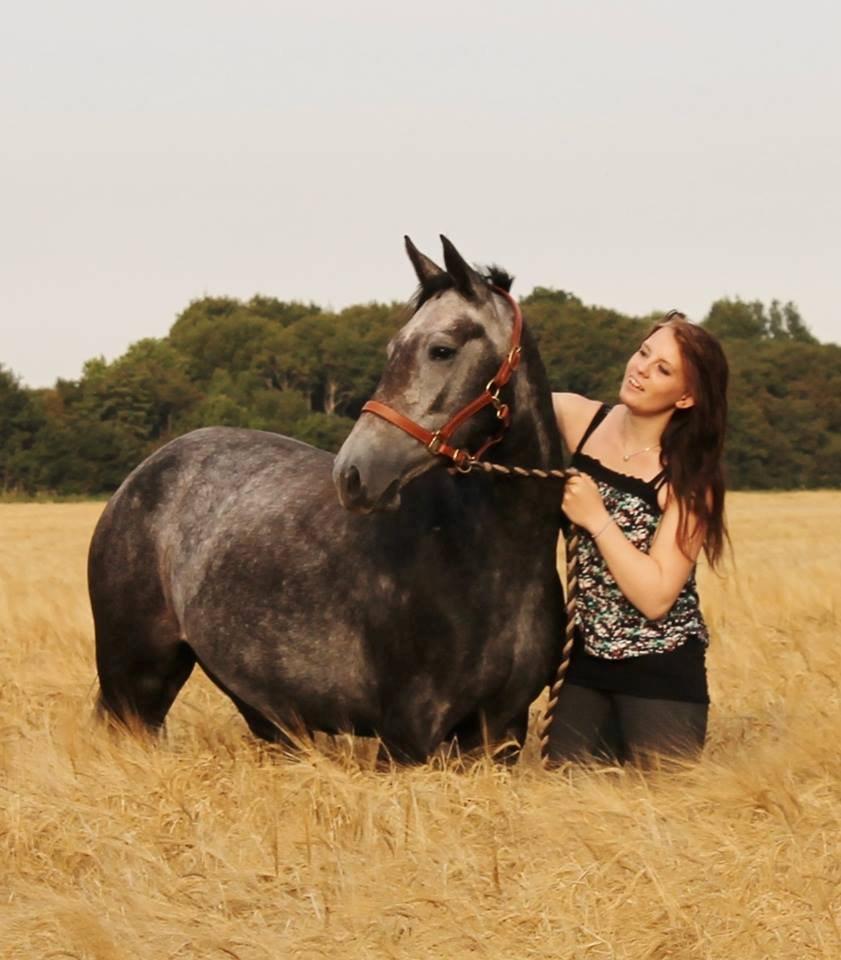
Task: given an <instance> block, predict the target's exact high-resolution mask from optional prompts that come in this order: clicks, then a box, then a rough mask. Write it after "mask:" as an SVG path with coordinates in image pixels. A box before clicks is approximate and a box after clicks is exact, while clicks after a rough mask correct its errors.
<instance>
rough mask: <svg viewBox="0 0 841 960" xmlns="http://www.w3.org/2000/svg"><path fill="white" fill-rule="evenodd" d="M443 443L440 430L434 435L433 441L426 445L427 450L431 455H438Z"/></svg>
mask: <svg viewBox="0 0 841 960" xmlns="http://www.w3.org/2000/svg"><path fill="white" fill-rule="evenodd" d="M443 442H444V441H443V440H442V439H441V433H440V432H439V431H438V430H436V431H435V433H433V434H432V439H431V440H430V441H429V443H428V444H427V445H426V449H427V450H428V451H429V452H430V453H438V451H439V450H440V449H441V444H442V443H443Z"/></svg>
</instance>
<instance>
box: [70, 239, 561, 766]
mask: <svg viewBox="0 0 841 960" xmlns="http://www.w3.org/2000/svg"><path fill="white" fill-rule="evenodd" d="M405 240H406V250H407V252H408V255H409V258H410V260H411V262H412V264H413V266H414V268H415V273H416V275H417V278H418V281H419V284H420V285H419V288H418V290H417V292H416V295H415V296H414V298H413V299H412V301H411V303H410V310H411V316H410V317H409V319H408V322H407V323H406V324H405V326H403V327H402V328H401V329H400V330H399V331H398V332H397V333H396V334H395V336H394V337H393V338H392V340H391V342H390V343H389V345H388V349H387V362H386V366H385V369H384V372H383V374H382V378H381V380H380V382H379V385H378V386H377V388H376V391H375V393H374V395H373V398H372V400H371V402H370V404H366V408H367V409H366V408H363V413H362V414H361V415H360V417H359V419H358V420H357V422H356V424H355V425H354V427H353V429H352V431H351V433H350V434H349V436H348V437H347V439H346V441H345V443H344V444H343V446H342V447H341V449H340V451H339V453H338V454H337V455H336V457H335V458H334V457H333V456H332V455H331V454H329V453H327V452H325V451H323V450H318V449H316V448H314V447H311V446H309V445H307V444H304V443H301V442H299V441H297V440H294V439H291V438H289V437H284V436H281V435H279V434H274V433H270V432H265V431H259V430H246V429H235V428H228V427H207V428H202V429H199V430H195V431H193V432H191V433H188V434H185V435H183V436H181V437H178V438H176V439H174V440H172V441H170V442H169V443H167V444H166V445H165V446H163V447H161V448H160V449H158V450H157V451H156V452H154V453H153V454H152V455H151V456H149V457H148V458H147V459H146V460H145V461H144V462H143V463H141V464H140V465H139V466H138V467H137V468H136V469H135V470H134V471H132V473H130V474H129V476H128V477H127V478H126V479H125V481H124V482H123V484H122V485H121V486H120V487H119V489H118V490H117V491H116V493H115V494H114V495H113V497H112V498H111V500H110V501H109V502H108V504H107V506H106V508H105V510H104V512H103V514H102V516H101V518H100V520H99V522H98V524H97V526H96V529H95V531H94V534H93V538H92V541H91V545H90V551H89V558H88V584H89V593H90V600H91V606H92V610H93V619H94V625H95V642H96V666H97V672H98V678H99V693H98V698H97V710H98V713H99V715H100V716H103V717H105V718H108V717H110V718H111V719H113V720H115V721H116V722H117V723H118V724H120V725H124V726H128V727H131V728H133V729H138V728H139V729H141V730H146V731H149V732H151V733H155V732H157V731H160V730H161V729H162V727H163V725H164V721H165V718H166V715H167V713H168V711H169V709H170V707H171V705H172V703H173V701H174V700H175V698H176V696H177V694H178V692H179V690H180V689H181V687H182V685H183V684H184V683H185V681H186V680H187V678H188V677H189V675H190V673H191V671H192V670H193V667H194V665H195V664H196V663H198V664H199V665H200V667H201V668H202V669H203V670H204V672H205V673H206V674H207V676H208V677H209V678H210V679H211V680H212V681H213V682H214V683H215V684H216V686H217V687H219V688H220V689H221V690H222V691H223V692H224V693H225V694H227V696H228V697H230V699H231V700H232V701H233V703H234V704H235V705H236V707H237V708H238V710H239V712H240V713H241V714H242V717H243V718H244V720H245V722H246V723H247V725H248V727H249V729H250V730H251V732H252V733H253V734H254V735H255V736H257V737H259V738H261V739H264V740H268V741H271V742H274V743H280V744H282V745H284V746H285V747H286V748H293V747H294V745H295V744H296V743H299V742H300V740H299V738H300V736H302V735H309V734H311V733H313V732H315V731H324V732H326V733H331V734H336V733H340V732H345V731H347V732H352V733H354V734H356V735H359V736H375V737H378V738H379V739H380V742H381V744H382V746H383V748H384V749H385V750H386V751H387V752H388V754H389V755H390V756H391V757H392V758H394V759H396V760H399V761H405V762H422V761H424V760H426V759H427V758H429V757H430V756H431V755H432V754H433V753H434V752H435V751H436V749H437V748H439V746H441V745H442V744H446V743H449V744H452V743H453V742H457V743H458V746H459V748H460V749H461V750H464V751H468V750H472V749H475V748H480V747H482V746H483V744H484V745H488V744H505V743H507V744H509V746H510V745H513V749H514V752H515V754H516V751H517V750H518V749H519V747H520V746H521V745H522V744H523V742H524V740H525V737H526V732H527V727H528V716H529V705H530V704H531V702H532V701H533V700H534V699H535V698H536V697H537V695H538V694H539V692H540V690H541V689H542V688H543V687H544V686H545V685H546V684H547V683H548V682H550V680H551V678H552V676H553V673H554V669H555V667H556V666H557V663H558V660H559V655H560V639H561V637H562V634H563V627H564V616H565V615H564V606H563V596H562V590H561V586H560V582H559V579H558V574H557V569H556V544H557V535H558V527H559V520H560V503H559V495H558V488H557V486H556V485H555V484H546V483H539V482H537V483H535V482H531V481H524V480H517V479H510V480H509V479H503V478H495V477H492V476H487V475H484V474H478V473H476V472H470V471H469V466H470V464H471V462H472V461H473V459H474V458H473V455H472V454H469V453H468V452H467V451H469V450H470V449H476V448H477V447H478V446H479V445H481V444H483V443H485V442H486V441H489V440H490V441H493V442H495V446H494V451H495V460H497V461H498V462H500V463H503V464H506V463H507V464H518V463H528V464H529V465H532V466H538V467H545V468H551V467H555V466H557V465H559V463H560V460H561V446H560V438H559V435H558V430H557V427H556V425H555V421H554V417H553V412H552V404H551V393H550V390H549V386H548V382H547V378H546V374H545V370H544V367H543V364H542V362H541V360H540V356H539V353H538V349H537V346H536V344H535V341H534V339H533V337H532V335H531V334H530V332H529V330H528V328H527V326H523V328H522V339H521V343H520V344H518V345H517V350H516V353H515V352H514V350H513V348H512V347H511V337H512V326H513V325H514V323H515V321H516V320H517V319H518V313H519V308H518V306H517V305H516V303H515V301H514V300H513V298H512V297H511V295H510V293H509V292H508V291H509V289H510V285H511V282H512V281H511V278H510V277H508V275H507V274H505V273H504V272H503V271H501V270H500V269H498V268H494V269H492V270H491V271H489V272H487V273H481V272H480V271H478V270H477V269H474V268H473V267H471V266H469V265H468V263H467V262H466V261H465V260H464V259H463V258H462V256H461V255H460V254H459V253H458V251H457V250H456V249H455V247H454V246H453V245H452V244H451V243H450V241H449V240H447V239H446V238H445V237H442V243H443V245H444V263H445V268H446V269H443V268H441V267H439V266H438V265H437V264H435V263H434V262H433V261H432V260H431V259H430V258H428V257H426V256H425V255H424V254H422V253H420V251H419V250H417V248H416V247H415V246H414V244H412V242H411V240H410V239H409V238H408V237H407V238H405ZM512 358H513V359H515V360H516V361H519V364H518V369H517V370H516V373H515V372H514V369H513V367H514V366H515V363H513V362H512ZM506 364H507V373H506V377H505V378H504V379H505V382H504V383H503V382H502V379H498V380H497V381H493V380H492V378H493V377H494V376H495V375H496V374H495V371H496V372H497V373H498V372H499V371H500V370H501V369H504V368H506ZM489 380H491V382H489ZM477 396H481V397H483V398H485V399H484V401H483V402H481V403H476V402H475V398H476V397H477ZM465 406H467V407H471V411H472V412H471V413H470V415H468V416H466V417H463V418H462V419H460V420H458V421H457V422H456V423H455V424H453V426H452V429H451V430H450V431H449V432H448V433H447V435H446V436H445V437H443V438H442V437H441V436H440V435H439V436H438V437H437V443H436V442H431V443H429V444H423V443H419V442H418V439H417V438H416V436H415V435H412V434H411V432H406V429H405V424H399V423H396V421H399V419H400V418H401V417H402V418H403V419H404V420H405V421H407V422H409V421H411V422H412V423H413V424H416V425H417V426H418V428H419V429H420V430H421V431H425V430H427V429H429V430H430V431H431V432H430V435H433V434H434V433H435V431H436V430H439V428H440V427H441V424H442V423H443V422H444V421H446V420H447V412H448V411H455V410H462V411H463V410H464V409H465ZM385 409H387V410H389V411H391V412H392V414H393V416H392V419H391V420H389V419H388V417H389V414H384V413H383V411H384V410H385ZM505 423H508V424H510V425H509V426H508V429H503V430H502V431H500V429H499V428H500V427H501V426H504V424H505ZM425 435H426V434H424V436H425ZM444 441H451V442H444ZM446 451H450V452H452V451H454V452H455V456H454V457H451V458H450V459H447V458H446V457H444V456H442V455H441V453H442V452H446ZM448 467H449V469H448Z"/></svg>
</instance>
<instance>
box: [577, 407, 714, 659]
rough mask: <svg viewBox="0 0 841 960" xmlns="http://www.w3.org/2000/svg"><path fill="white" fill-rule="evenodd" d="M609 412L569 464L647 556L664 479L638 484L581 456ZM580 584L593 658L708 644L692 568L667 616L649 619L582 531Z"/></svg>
mask: <svg viewBox="0 0 841 960" xmlns="http://www.w3.org/2000/svg"><path fill="white" fill-rule="evenodd" d="M609 410H610V408H609V407H608V406H607V405H606V404H603V405H602V406H601V408H600V409H599V410H598V412H597V413H596V415H595V417H594V418H593V420H592V422H591V423H590V426H589V427H588V428H587V430H586V431H585V432H584V436H583V437H582V438H581V442H580V443H579V444H578V448H577V449H576V451H575V453H574V454H573V456H572V466H574V467H575V468H576V469H578V470H580V471H581V472H582V473H587V474H589V475H590V476H591V477H592V478H593V480H595V482H596V484H597V485H598V488H599V492H600V493H601V495H602V500H603V501H604V505H605V507H606V508H607V511H608V513H610V515H611V516H612V517H613V519H614V521H615V522H616V524H617V526H618V527H619V529H620V530H621V531H622V533H623V534H624V535H625V536H626V537H627V538H628V540H630V542H631V543H632V544H633V545H634V546H635V547H636V548H637V549H638V550H641V551H642V552H643V553H648V551H649V550H650V549H651V543H652V541H653V539H654V534H655V532H656V530H657V526H658V524H659V522H660V517H661V514H662V511H661V509H660V506H659V504H658V502H657V491H658V489H659V487H660V485H661V484H662V483H663V481H664V479H665V477H664V474H663V473H662V472H661V473H660V474H658V475H657V476H656V477H654V478H653V479H652V480H641V479H639V478H638V477H631V476H629V475H628V474H624V473H619V472H617V471H615V470H611V469H610V468H609V467H605V466H604V465H603V464H602V463H601V462H600V461H598V460H596V459H595V458H594V457H590V456H588V455H587V454H586V453H582V452H581V448H582V447H583V446H584V444H585V442H586V441H587V439H588V438H589V437H590V435H591V434H592V433H593V431H594V430H595V429H596V427H598V425H599V424H600V423H601V422H602V420H604V418H605V416H606V415H607V413H608V411H609ZM578 584H579V588H578V602H577V604H576V614H575V616H576V625H577V626H578V628H579V630H580V632H581V634H582V637H583V640H584V649H585V650H586V652H587V653H589V654H590V655H591V656H595V657H601V658H603V659H607V660H619V659H623V658H625V657H639V656H643V655H644V654H649V653H670V652H671V651H673V650H676V649H677V648H678V647H680V646H682V645H683V644H684V643H685V642H686V640H687V639H689V638H690V637H695V638H697V639H698V640H700V641H701V642H702V643H703V644H704V645H706V644H707V642H708V640H709V634H708V632H707V626H706V624H705V623H704V618H703V616H702V615H701V610H700V607H699V604H698V590H697V587H696V585H695V570H694V568H693V570H692V573H691V574H690V575H689V578H688V579H687V581H686V583H685V584H684V586H683V589H682V590H681V592H680V594H679V595H678V598H677V600H676V601H675V603H674V605H673V606H672V608H671V610H669V612H668V613H667V614H666V616H665V617H663V618H662V619H660V620H648V619H646V617H645V616H644V615H643V614H642V613H640V611H639V610H637V608H636V607H635V606H634V605H633V604H632V603H631V602H630V601H629V600H628V599H627V598H626V597H625V595H624V594H623V593H622V591H621V590H620V589H619V586H618V585H617V583H616V581H615V580H614V579H613V576H612V575H611V573H610V571H609V570H608V568H607V564H606V563H605V561H604V560H603V558H602V555H601V553H600V552H599V548H598V546H597V545H596V543H595V542H594V540H593V538H592V537H591V536H590V534H588V533H586V532H585V531H582V534H581V539H580V541H579V547H578Z"/></svg>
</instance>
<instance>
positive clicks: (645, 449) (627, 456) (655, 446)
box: [622, 420, 660, 463]
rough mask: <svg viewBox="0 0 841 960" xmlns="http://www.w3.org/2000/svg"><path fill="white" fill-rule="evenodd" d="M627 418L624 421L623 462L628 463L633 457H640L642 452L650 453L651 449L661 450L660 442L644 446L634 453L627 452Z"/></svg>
mask: <svg viewBox="0 0 841 960" xmlns="http://www.w3.org/2000/svg"><path fill="white" fill-rule="evenodd" d="M625 433H626V430H625V420H623V421H622V462H623V463H627V462H628V461H629V460H630V459H631V458H632V457H638V456H639V455H640V454H641V453H648V452H649V450H659V449H660V444H659V443H652V444H651V446H648V447H643V448H642V449H641V450H634V451H633V453H625Z"/></svg>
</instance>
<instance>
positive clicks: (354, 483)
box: [345, 467, 362, 497]
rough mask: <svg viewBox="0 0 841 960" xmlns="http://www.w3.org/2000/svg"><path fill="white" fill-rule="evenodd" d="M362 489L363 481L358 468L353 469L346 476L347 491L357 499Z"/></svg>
mask: <svg viewBox="0 0 841 960" xmlns="http://www.w3.org/2000/svg"><path fill="white" fill-rule="evenodd" d="M361 489H362V480H361V478H360V476H359V471H358V470H357V469H356V467H351V468H350V469H349V470H348V472H347V474H346V476H345V491H346V492H347V493H348V494H349V495H350V496H351V497H355V496H356V495H357V494H358V493H359V491H360V490H361Z"/></svg>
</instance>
